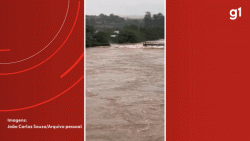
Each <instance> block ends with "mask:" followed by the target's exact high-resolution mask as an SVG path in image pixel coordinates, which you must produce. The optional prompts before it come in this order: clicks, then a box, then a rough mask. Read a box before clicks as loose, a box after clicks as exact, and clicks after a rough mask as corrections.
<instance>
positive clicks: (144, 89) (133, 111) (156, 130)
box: [86, 43, 165, 141]
mask: <svg viewBox="0 0 250 141" xmlns="http://www.w3.org/2000/svg"><path fill="white" fill-rule="evenodd" d="M164 77H165V75H164V47H159V46H158V47H157V46H155V47H147V48H146V47H143V45H142V43H138V44H124V45H118V44H111V47H94V48H87V49H86V139H87V141H164Z"/></svg>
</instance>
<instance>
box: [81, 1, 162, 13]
mask: <svg viewBox="0 0 250 141" xmlns="http://www.w3.org/2000/svg"><path fill="white" fill-rule="evenodd" d="M164 1H165V0H85V4H86V9H85V12H86V15H99V14H100V13H103V14H106V15H109V14H111V13H113V14H115V15H145V12H146V11H149V12H151V14H152V15H153V14H158V13H162V14H163V15H165V12H164V7H165V5H164Z"/></svg>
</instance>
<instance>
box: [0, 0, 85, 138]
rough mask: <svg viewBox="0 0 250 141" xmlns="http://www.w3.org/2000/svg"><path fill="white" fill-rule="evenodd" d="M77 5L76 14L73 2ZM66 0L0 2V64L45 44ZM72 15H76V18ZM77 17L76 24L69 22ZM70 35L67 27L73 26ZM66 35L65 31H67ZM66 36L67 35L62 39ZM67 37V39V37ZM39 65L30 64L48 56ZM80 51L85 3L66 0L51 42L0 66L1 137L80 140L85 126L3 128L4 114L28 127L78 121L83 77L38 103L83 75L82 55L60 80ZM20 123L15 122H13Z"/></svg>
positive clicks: (81, 121) (81, 114)
mask: <svg viewBox="0 0 250 141" xmlns="http://www.w3.org/2000/svg"><path fill="white" fill-rule="evenodd" d="M79 3H80V7H79V15H78V16H77V13H78V6H79ZM67 6H68V0H36V1H34V0H25V1H20V0H12V1H1V2H0V19H1V22H0V50H1V49H10V51H6V52H1V51H0V63H3V62H13V61H18V60H21V59H24V58H27V57H29V56H31V55H33V54H35V53H37V52H38V51H40V50H41V49H42V48H44V47H45V46H46V45H47V44H48V43H49V42H50V41H51V40H52V39H53V38H54V36H55V35H56V33H57V32H58V30H59V29H60V27H61V25H62V23H63V20H64V18H65V14H66V11H67ZM76 17H77V18H76ZM76 19H77V21H76V23H75V26H73V25H74V22H75V20H76ZM72 28H73V31H72V33H71V34H70V31H71V30H72ZM69 34H70V35H69ZM68 36H69V38H67V37H68ZM66 39H67V40H66ZM64 41H66V42H65V44H64V45H63V46H62V48H61V49H60V50H59V51H58V52H57V53H56V54H55V55H54V56H53V57H52V58H50V59H49V60H48V61H46V62H45V63H43V64H42V65H40V66H38V67H36V68H34V69H31V70H28V71H25V72H22V73H18V74H10V75H4V74H6V73H12V72H18V71H21V70H25V69H28V68H31V67H33V66H35V65H37V64H39V63H41V62H42V61H44V60H45V59H46V58H48V57H49V56H51V55H52V54H53V53H54V52H55V51H56V50H57V49H58V48H59V47H60V46H61V45H62V44H63V42H64ZM83 51H84V1H83V0H70V5H69V11H68V15H67V19H66V21H65V24H64V26H63V27H62V29H61V32H60V33H59V34H58V36H57V37H56V38H55V40H54V41H53V42H52V43H51V44H50V45H49V46H48V47H47V48H46V49H45V50H44V51H42V52H41V53H40V54H38V55H37V56H34V57H33V58H30V59H28V60H26V61H23V62H20V63H14V64H0V140H1V141H2V140H4V141H5V140H6V141H7V140H8V141H9V140H83V139H84V129H83V128H82V129H67V130H65V129H57V130H54V129H47V130H45V129H7V125H8V124H10V125H12V124H13V123H7V118H10V119H27V120H28V122H27V123H21V124H24V125H25V124H28V125H33V124H36V125H47V124H50V125H58V124H59V125H82V127H84V81H83V79H82V80H81V81H80V82H79V83H77V84H76V85H75V86H74V87H73V88H72V89H70V90H69V91H67V92H66V93H64V94H63V95H61V96H59V97H58V98H56V99H54V100H52V101H50V102H47V103H45V104H42V105H40V106H37V107H33V108H29V109H25V110H20V111H3V110H9V109H19V108H25V107H29V106H32V105H36V104H39V103H41V102H44V101H47V100H49V99H51V98H53V97H55V96H57V95H58V94H60V93H62V92H63V91H65V90H66V89H67V88H69V87H70V86H72V85H73V84H74V83H75V82H76V81H77V80H79V79H80V78H81V77H82V76H83V75H84V59H81V61H80V62H79V63H78V64H77V65H76V66H75V67H74V68H73V69H72V70H71V71H69V73H68V74H67V75H65V76H64V77H63V78H60V76H61V75H62V74H63V73H64V72H66V71H67V70H68V69H69V68H70V67H71V66H72V65H73V64H74V63H75V62H76V61H77V59H79V57H80V56H81V55H82V54H83ZM1 110H2V111H1ZM17 125H19V124H17Z"/></svg>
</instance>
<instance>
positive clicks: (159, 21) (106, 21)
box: [86, 12, 164, 47]
mask: <svg viewBox="0 0 250 141" xmlns="http://www.w3.org/2000/svg"><path fill="white" fill-rule="evenodd" d="M86 22H87V23H86V25H87V26H86V46H87V47H92V46H103V45H107V44H108V43H139V42H143V41H146V40H157V39H163V38H164V16H163V15H162V14H161V13H159V14H156V15H153V17H151V14H150V13H149V12H147V14H146V15H145V17H144V19H143V20H139V19H133V20H131V19H127V20H124V18H121V17H119V16H116V15H113V14H110V16H106V15H104V14H100V15H99V16H87V17H86ZM116 30H118V31H119V34H118V33H114V31H116ZM111 35H112V36H113V37H111Z"/></svg>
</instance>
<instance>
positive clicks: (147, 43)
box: [143, 42, 165, 46]
mask: <svg viewBox="0 0 250 141" xmlns="http://www.w3.org/2000/svg"><path fill="white" fill-rule="evenodd" d="M164 45H165V43H164V42H144V43H143V46H164Z"/></svg>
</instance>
